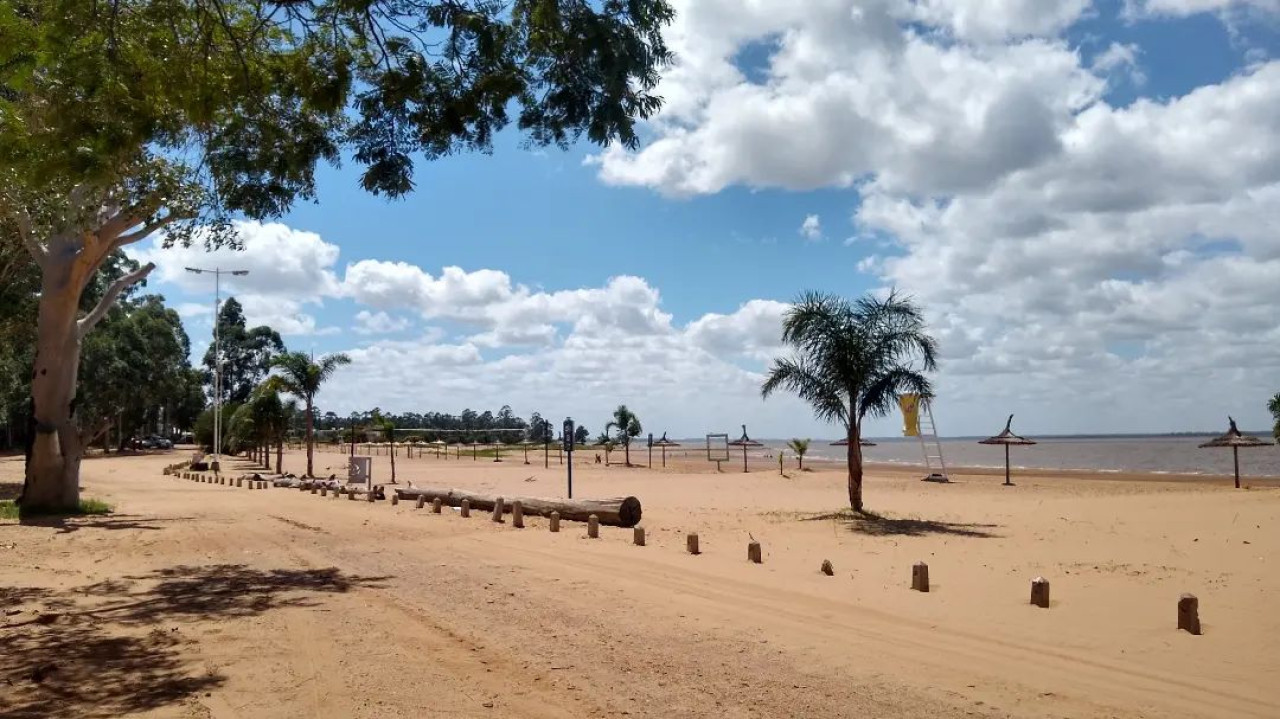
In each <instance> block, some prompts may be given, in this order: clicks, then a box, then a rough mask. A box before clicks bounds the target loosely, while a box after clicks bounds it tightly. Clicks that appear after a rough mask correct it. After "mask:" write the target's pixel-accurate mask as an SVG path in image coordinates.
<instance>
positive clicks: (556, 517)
mask: <svg viewBox="0 0 1280 719" xmlns="http://www.w3.org/2000/svg"><path fill="white" fill-rule="evenodd" d="M548 529H550V530H551V531H553V532H559V531H560V513H559V512H552V513H551V524H550V526H549V527H548Z"/></svg>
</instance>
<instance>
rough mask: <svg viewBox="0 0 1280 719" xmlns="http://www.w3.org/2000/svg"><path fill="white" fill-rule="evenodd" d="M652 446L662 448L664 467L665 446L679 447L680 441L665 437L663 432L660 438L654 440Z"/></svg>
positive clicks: (664, 463) (665, 464) (664, 464)
mask: <svg viewBox="0 0 1280 719" xmlns="http://www.w3.org/2000/svg"><path fill="white" fill-rule="evenodd" d="M653 446H655V447H661V448H662V466H663V467H665V466H667V447H679V446H680V443H679V442H672V441H671V440H669V439H667V433H666V432H663V433H662V439H659V440H656V441H654V443H653Z"/></svg>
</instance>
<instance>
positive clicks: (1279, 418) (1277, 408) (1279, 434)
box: [1267, 392, 1280, 439]
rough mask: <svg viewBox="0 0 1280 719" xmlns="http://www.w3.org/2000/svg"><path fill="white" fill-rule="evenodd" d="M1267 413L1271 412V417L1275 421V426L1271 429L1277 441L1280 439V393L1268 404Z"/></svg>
mask: <svg viewBox="0 0 1280 719" xmlns="http://www.w3.org/2000/svg"><path fill="white" fill-rule="evenodd" d="M1267 411H1269V412H1271V417H1272V418H1273V419H1275V425H1274V426H1273V427H1272V429H1271V434H1272V435H1274V436H1275V438H1276V439H1280V392H1277V393H1276V394H1275V396H1274V397H1272V398H1271V399H1270V400H1269V401H1268V402H1267Z"/></svg>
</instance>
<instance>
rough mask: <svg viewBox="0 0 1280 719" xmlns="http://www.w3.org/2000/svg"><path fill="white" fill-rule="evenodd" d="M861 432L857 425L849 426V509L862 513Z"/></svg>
mask: <svg viewBox="0 0 1280 719" xmlns="http://www.w3.org/2000/svg"><path fill="white" fill-rule="evenodd" d="M861 435H862V432H861V428H860V427H859V426H858V425H857V423H851V424H850V425H849V437H848V440H849V447H848V449H849V455H848V456H849V507H850V508H852V509H853V511H855V512H861V511H862V436H861Z"/></svg>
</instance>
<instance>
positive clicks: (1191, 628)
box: [1178, 594, 1200, 635]
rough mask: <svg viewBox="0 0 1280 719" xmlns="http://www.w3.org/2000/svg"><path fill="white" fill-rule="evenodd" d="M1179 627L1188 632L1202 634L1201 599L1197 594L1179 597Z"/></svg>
mask: <svg viewBox="0 0 1280 719" xmlns="http://www.w3.org/2000/svg"><path fill="white" fill-rule="evenodd" d="M1178 628H1179V629H1181V630H1183V631H1185V632H1187V633H1188V634H1195V635H1199V634H1200V600H1199V599H1197V598H1196V595H1194V594H1184V595H1182V596H1181V597H1178Z"/></svg>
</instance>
